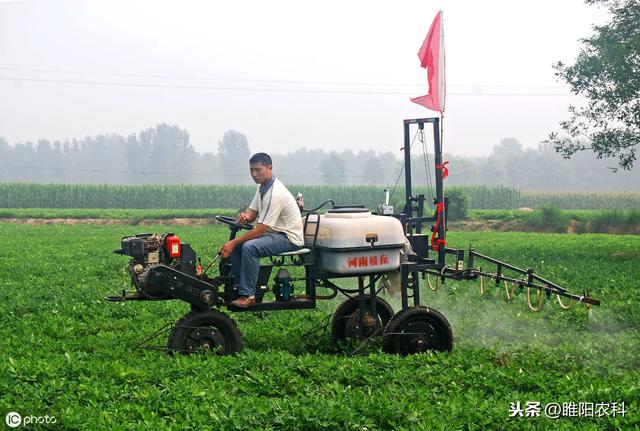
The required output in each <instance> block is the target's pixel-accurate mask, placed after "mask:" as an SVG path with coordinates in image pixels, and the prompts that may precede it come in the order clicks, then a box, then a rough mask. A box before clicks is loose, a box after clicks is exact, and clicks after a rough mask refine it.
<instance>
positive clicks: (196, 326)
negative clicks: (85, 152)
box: [167, 310, 244, 355]
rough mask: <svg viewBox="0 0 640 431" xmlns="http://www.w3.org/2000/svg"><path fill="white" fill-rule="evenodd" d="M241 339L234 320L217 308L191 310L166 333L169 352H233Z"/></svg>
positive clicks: (240, 349) (239, 345) (239, 347)
mask: <svg viewBox="0 0 640 431" xmlns="http://www.w3.org/2000/svg"><path fill="white" fill-rule="evenodd" d="M243 347H244V343H243V342H242V335H241V334H240V331H239V330H238V326H237V325H236V322H234V321H233V319H231V318H230V317H229V316H227V315H226V314H223V313H221V312H219V311H217V310H206V311H196V310H194V311H191V312H189V313H188V314H187V315H185V316H184V317H182V318H181V319H180V320H178V321H177V322H176V325H175V326H174V327H173V329H172V330H171V334H169V340H168V341H167V349H168V351H169V353H171V354H173V353H184V354H189V353H196V352H203V353H216V354H218V355H233V354H234V353H238V352H240V351H242V349H243Z"/></svg>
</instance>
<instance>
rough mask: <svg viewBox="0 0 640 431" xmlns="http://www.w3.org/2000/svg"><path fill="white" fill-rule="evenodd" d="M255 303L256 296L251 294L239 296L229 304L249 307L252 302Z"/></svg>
mask: <svg viewBox="0 0 640 431" xmlns="http://www.w3.org/2000/svg"><path fill="white" fill-rule="evenodd" d="M255 303H256V297H255V296H254V295H251V296H240V297H238V298H237V299H234V300H233V301H231V303H230V304H229V305H233V306H234V307H238V308H249V307H251V306H252V305H253V304H255Z"/></svg>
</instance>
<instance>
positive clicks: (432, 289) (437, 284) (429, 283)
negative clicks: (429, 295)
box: [427, 272, 440, 292]
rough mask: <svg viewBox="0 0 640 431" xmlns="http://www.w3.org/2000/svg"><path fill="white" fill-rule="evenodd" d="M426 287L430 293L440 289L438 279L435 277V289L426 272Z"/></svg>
mask: <svg viewBox="0 0 640 431" xmlns="http://www.w3.org/2000/svg"><path fill="white" fill-rule="evenodd" d="M427 286H428V287H429V289H430V290H431V291H432V292H436V291H437V290H438V288H439V287H440V277H436V287H435V288H434V287H433V285H432V284H431V278H430V277H429V273H428V272H427Z"/></svg>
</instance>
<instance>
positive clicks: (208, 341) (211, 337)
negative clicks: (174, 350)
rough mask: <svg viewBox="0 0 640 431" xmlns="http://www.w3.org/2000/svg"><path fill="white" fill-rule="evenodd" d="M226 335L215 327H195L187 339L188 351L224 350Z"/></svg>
mask: <svg viewBox="0 0 640 431" xmlns="http://www.w3.org/2000/svg"><path fill="white" fill-rule="evenodd" d="M224 345H225V342H224V336H223V335H222V334H221V333H220V331H218V330H216V329H215V328H206V327H204V328H195V329H194V330H192V331H191V333H190V334H189V337H188V338H187V340H186V345H185V347H186V349H187V351H188V352H190V353H191V352H195V351H197V350H200V349H201V350H204V351H205V352H212V351H224Z"/></svg>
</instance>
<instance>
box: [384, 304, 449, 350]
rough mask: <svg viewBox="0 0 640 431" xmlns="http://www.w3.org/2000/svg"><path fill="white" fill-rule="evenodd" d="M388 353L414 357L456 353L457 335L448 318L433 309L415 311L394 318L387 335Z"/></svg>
mask: <svg viewBox="0 0 640 431" xmlns="http://www.w3.org/2000/svg"><path fill="white" fill-rule="evenodd" d="M383 347H384V350H385V351H386V352H388V353H396V354H399V355H402V356H404V355H411V354H414V353H423V352H427V351H429V350H434V351H447V352H450V351H451V350H452V349H453V332H452V331H451V326H450V325H449V322H448V321H447V319H445V317H444V316H443V315H442V314H441V313H440V312H439V311H438V310H435V309H433V308H430V307H422V306H420V307H411V308H408V309H406V310H401V311H399V312H398V314H396V315H395V316H393V318H392V319H391V320H390V321H389V323H388V324H387V327H386V328H385V331H384V346H383Z"/></svg>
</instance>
